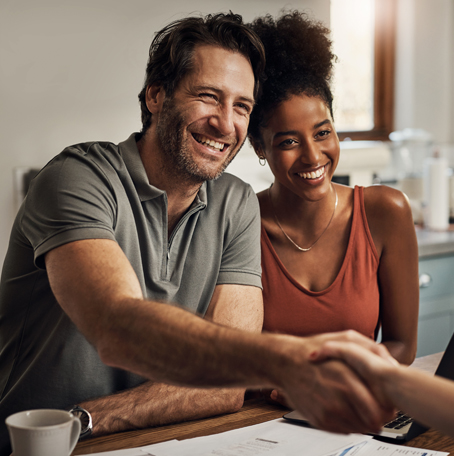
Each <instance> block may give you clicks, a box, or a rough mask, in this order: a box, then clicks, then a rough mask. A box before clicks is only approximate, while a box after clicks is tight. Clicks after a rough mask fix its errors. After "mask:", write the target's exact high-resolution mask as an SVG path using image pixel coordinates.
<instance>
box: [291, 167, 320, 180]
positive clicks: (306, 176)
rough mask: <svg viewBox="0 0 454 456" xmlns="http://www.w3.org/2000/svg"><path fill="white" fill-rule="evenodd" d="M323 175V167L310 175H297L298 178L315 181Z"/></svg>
mask: <svg viewBox="0 0 454 456" xmlns="http://www.w3.org/2000/svg"><path fill="white" fill-rule="evenodd" d="M323 174H325V167H323V168H319V169H317V171H311V172H310V173H298V176H300V177H302V178H303V179H316V178H317V177H320V176H322V175H323Z"/></svg>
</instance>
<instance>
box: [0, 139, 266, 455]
mask: <svg viewBox="0 0 454 456" xmlns="http://www.w3.org/2000/svg"><path fill="white" fill-rule="evenodd" d="M81 239H112V240H114V241H116V242H117V243H118V244H119V246H120V247H121V248H122V250H123V251H124V252H125V254H126V256H127V258H128V259H129V261H130V262H131V265H132V267H133V268H134V271H135V273H136V274H137V277H138V279H139V282H140V285H141V287H142V291H143V294H144V296H146V297H147V298H150V299H155V300H160V301H166V302H169V303H172V304H175V305H179V306H181V307H183V308H185V309H187V310H189V311H190V312H193V313H197V314H199V315H201V316H203V315H204V314H205V312H206V310H207V307H208V305H209V303H210V299H211V297H212V294H213V291H214V288H215V286H216V285H217V284H228V283H230V284H242V285H251V286H256V287H261V279H260V275H261V269H260V217H259V207H258V203H257V198H256V196H255V194H254V192H253V190H252V189H251V187H250V186H249V185H247V184H245V183H244V182H242V181H241V180H239V179H237V178H236V177H234V176H232V175H229V174H227V173H224V175H223V176H221V177H220V178H219V179H217V180H215V181H209V182H205V183H204V184H203V185H202V187H201V188H200V190H199V192H198V195H197V196H196V198H195V200H194V202H193V204H192V206H191V207H190V208H189V210H188V211H187V212H186V214H185V215H184V216H183V217H182V219H181V220H180V222H179V223H178V225H177V226H176V227H175V229H174V231H173V233H172V234H171V236H170V238H168V235H167V197H166V193H165V192H164V191H162V190H159V189H158V188H156V187H153V186H152V185H150V184H149V183H148V179H147V175H146V173H145V169H144V167H143V164H142V161H141V159H140V155H139V152H138V150H137V146H136V142H135V135H131V137H130V138H129V139H128V140H127V141H125V142H123V143H120V144H119V145H114V144H111V143H99V142H93V143H85V144H79V145H75V146H71V147H68V148H67V149H65V150H64V151H63V152H62V153H61V154H59V155H58V156H56V157H55V158H54V159H53V160H52V161H51V162H50V163H48V165H46V166H45V167H44V168H43V169H42V170H41V172H40V173H39V174H38V176H37V177H36V178H35V179H34V180H33V181H32V184H31V187H30V190H29V193H28V195H27V197H26V199H25V201H24V203H23V205H22V207H21V209H20V211H19V213H18V215H17V218H16V220H15V223H14V226H13V229H12V234H11V239H10V245H9V249H8V253H7V256H6V260H5V263H4V267H3V271H2V277H1V283H0V398H1V399H0V423H1V424H0V454H1V449H2V445H4V444H5V438H6V434H5V426H4V425H3V423H4V419H5V418H6V416H8V415H9V414H10V413H13V412H15V411H17V410H23V409H29V408H39V407H57V408H61V407H65V406H68V405H71V404H73V403H78V402H81V401H83V400H86V399H88V398H92V397H98V396H103V395H107V394H112V393H114V392H116V391H119V390H122V389H125V388H130V387H133V386H136V385H138V384H139V383H141V382H143V379H142V378H140V377H138V376H136V375H133V374H130V373H128V372H125V371H122V370H120V369H113V368H111V367H108V366H105V365H104V364H103V363H102V362H101V361H100V359H99V357H98V355H97V352H96V350H95V349H94V348H93V347H92V346H91V345H90V344H89V343H88V342H87V340H86V339H85V338H84V337H83V336H82V334H81V333H80V332H79V331H78V330H77V328H76V327H75V326H74V324H73V323H72V322H71V321H70V320H69V318H68V317H67V316H66V314H65V313H64V312H63V311H62V309H61V307H60V306H59V305H58V304H57V302H56V300H55V298H54V296H53V294H52V291H51V289H50V286H49V282H48V278H47V273H46V270H45V264H44V255H45V254H46V253H47V252H49V251H50V250H52V249H54V248H56V247H58V246H60V245H63V244H65V243H68V242H72V241H76V240H81ZM188 362H191V361H190V360H188Z"/></svg>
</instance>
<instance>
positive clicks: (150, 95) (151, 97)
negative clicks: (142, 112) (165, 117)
mask: <svg viewBox="0 0 454 456" xmlns="http://www.w3.org/2000/svg"><path fill="white" fill-rule="evenodd" d="M165 97H166V94H165V90H164V89H163V87H162V86H161V85H157V84H152V85H149V86H148V87H147V90H146V91H145V103H146V105H147V108H148V111H150V113H151V114H159V113H160V112H161V108H162V105H163V103H164V99H165Z"/></svg>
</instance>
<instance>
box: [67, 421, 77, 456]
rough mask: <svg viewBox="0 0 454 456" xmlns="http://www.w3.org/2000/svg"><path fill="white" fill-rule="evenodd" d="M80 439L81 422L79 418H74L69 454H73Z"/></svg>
mask: <svg viewBox="0 0 454 456" xmlns="http://www.w3.org/2000/svg"><path fill="white" fill-rule="evenodd" d="M79 437H80V420H79V418H78V417H77V416H73V424H72V429H71V440H70V441H69V454H71V453H72V452H73V450H74V448H75V446H76V445H77V442H78V441H79Z"/></svg>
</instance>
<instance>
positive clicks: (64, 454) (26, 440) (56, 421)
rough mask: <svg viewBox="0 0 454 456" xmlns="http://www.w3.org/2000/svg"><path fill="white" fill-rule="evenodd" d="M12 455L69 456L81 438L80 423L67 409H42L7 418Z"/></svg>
mask: <svg viewBox="0 0 454 456" xmlns="http://www.w3.org/2000/svg"><path fill="white" fill-rule="evenodd" d="M6 425H7V427H8V432H9V436H10V440H11V446H12V448H13V453H12V455H11V456H69V455H70V454H71V452H72V451H73V450H74V447H75V446H76V443H77V441H78V440H79V435H80V420H79V418H77V417H75V416H74V415H73V414H72V413H69V412H66V411H65V410H55V409H39V410H26V411H24V412H19V413H15V414H14V415H10V416H9V417H8V418H7V419H6Z"/></svg>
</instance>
